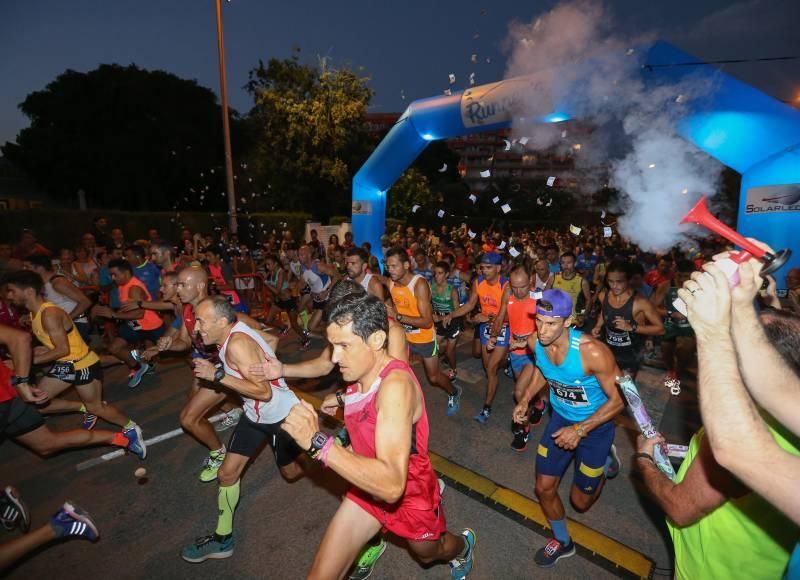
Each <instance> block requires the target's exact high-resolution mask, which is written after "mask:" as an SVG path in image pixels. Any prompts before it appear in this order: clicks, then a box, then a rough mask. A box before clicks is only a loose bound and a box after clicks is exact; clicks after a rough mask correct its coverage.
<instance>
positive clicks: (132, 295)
mask: <svg viewBox="0 0 800 580" xmlns="http://www.w3.org/2000/svg"><path fill="white" fill-rule="evenodd" d="M133 247H137V248H138V247H139V246H133ZM137 255H138V254H137ZM148 263H149V262H148ZM150 265H151V266H152V264H150ZM108 269H109V270H110V272H111V278H112V280H114V285H115V286H116V287H117V290H118V291H119V301H120V304H125V303H128V302H131V303H133V304H136V305H137V306H138V303H139V302H153V295H152V294H150V291H149V290H148V289H147V288H146V287H145V284H144V282H142V281H141V280H140V279H139V278H136V277H135V276H134V275H133V269H132V268H131V265H130V263H129V262H127V261H126V260H111V261H110V262H109V263H108ZM158 279H159V282H158V285H157V286H156V294H155V297H156V298H157V297H158V288H160V286H161V282H160V279H161V275H160V274H159V278H158ZM92 314H93V315H94V316H98V317H101V318H108V319H110V320H114V321H119V323H120V324H119V326H118V327H117V330H118V333H119V334H118V336H116V337H115V338H114V340H112V341H111V344H110V345H109V347H108V350H109V351H110V352H111V354H113V355H114V356H115V357H117V358H118V359H119V360H121V361H122V362H123V363H125V364H126V365H127V366H128V368H129V369H130V375H129V379H128V388H131V389H133V388H136V387H138V386H139V384H140V383H141V382H142V377H143V376H144V375H145V373H146V372H147V371H148V370H150V365H149V364H148V363H147V362H144V361H138V360H136V359H134V358H133V356H131V347H132V346H136V345H138V344H141V343H144V344H146V343H148V342H149V343H151V344H155V342H156V341H158V339H159V338H161V337H162V336H163V334H164V331H165V330H166V329H165V326H164V321H163V320H161V317H160V316H159V315H158V314H156V313H155V311H153V310H146V309H143V308H141V307H140V308H136V309H135V310H125V311H122V310H117V311H114V310H113V309H112V308H111V307H110V306H102V305H99V304H98V305H97V306H95V307H94V308H93V309H92Z"/></svg>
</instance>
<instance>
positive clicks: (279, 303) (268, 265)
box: [264, 254, 303, 337]
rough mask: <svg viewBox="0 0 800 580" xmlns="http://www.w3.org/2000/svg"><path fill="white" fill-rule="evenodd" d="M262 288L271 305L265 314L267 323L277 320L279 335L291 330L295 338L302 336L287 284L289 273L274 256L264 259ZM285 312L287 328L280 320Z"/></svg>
mask: <svg viewBox="0 0 800 580" xmlns="http://www.w3.org/2000/svg"><path fill="white" fill-rule="evenodd" d="M264 273H265V278H264V287H265V288H266V289H267V292H269V294H270V296H271V300H272V304H271V305H270V308H269V313H268V314H267V323H269V321H270V320H277V321H278V322H277V324H278V325H279V326H280V327H281V330H280V332H279V334H280V335H281V336H285V335H286V333H287V332H289V328H293V329H294V331H295V332H296V333H297V336H299V337H302V336H303V329H302V328H301V327H300V325H299V324H298V322H297V300H296V299H295V297H294V296H292V289H291V285H290V283H289V271H288V270H286V269H284V268H283V266H282V264H281V260H280V258H279V257H278V256H276V255H275V254H267V255H266V256H265V257H264ZM282 312H285V313H286V317H287V318H288V319H289V326H285V325H284V324H283V321H282V320H281V313H282Z"/></svg>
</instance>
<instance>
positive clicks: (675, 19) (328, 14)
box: [0, 0, 800, 143]
mask: <svg viewBox="0 0 800 580" xmlns="http://www.w3.org/2000/svg"><path fill="white" fill-rule="evenodd" d="M553 5H555V2H551V1H541V0H540V1H527V2H525V1H519V0H513V1H512V0H494V1H493V2H488V1H486V0H484V1H475V0H461V1H459V2H453V1H449V0H425V1H422V0H406V1H405V2H378V1H375V0H342V1H339V2H331V1H320V0H305V1H296V2H286V1H280V2H276V1H267V0H233V2H230V3H226V4H224V6H223V8H224V19H225V45H226V53H227V69H228V89H229V94H230V99H231V105H232V106H233V107H234V108H236V109H238V110H239V111H240V112H246V111H247V110H248V109H249V108H250V105H251V102H250V99H249V98H248V96H247V95H246V93H245V92H244V91H243V90H242V88H241V87H242V86H243V85H244V84H245V82H246V81H247V73H248V70H249V69H250V68H252V67H254V66H255V65H256V64H257V63H258V60H259V59H263V60H267V59H269V58H271V57H277V58H284V57H287V56H289V55H290V54H291V50H292V48H293V47H300V48H301V49H302V54H303V60H304V61H306V62H314V61H315V60H316V59H317V58H318V57H321V56H328V57H330V58H331V59H332V61H333V64H334V65H336V64H351V65H352V66H353V67H363V74H364V75H365V76H369V77H370V78H371V81H370V86H371V88H372V89H373V90H374V91H375V93H376V94H375V97H374V99H373V106H372V110H373V111H399V110H402V109H403V108H405V106H406V105H407V104H408V103H409V102H410V101H412V100H414V99H416V98H422V97H427V96H432V95H435V94H439V93H441V91H442V90H443V89H445V88H447V87H448V74H449V73H455V74H456V75H457V78H458V80H459V82H458V83H457V85H456V87H459V88H461V87H463V86H464V82H465V81H466V80H467V77H468V75H469V73H470V72H475V73H476V81H477V83H478V84H483V83H487V82H492V81H495V80H499V79H501V78H502V77H503V73H504V70H505V58H504V55H505V54H506V42H505V39H506V35H507V29H508V23H509V22H510V21H512V20H514V19H517V20H520V21H530V20H532V19H534V18H535V17H536V16H537V15H539V14H541V13H542V12H544V11H546V10H548V9H549V8H551V7H552V6H553ZM606 6H607V8H608V12H609V13H610V14H611V16H612V17H613V19H614V22H615V23H616V24H615V31H616V32H617V33H618V35H619V36H620V37H623V38H631V37H634V36H639V35H644V34H651V35H653V36H654V37H659V38H663V39H666V40H668V41H671V42H673V43H675V44H677V45H678V46H679V47H681V48H683V49H684V50H686V51H687V52H690V53H692V54H694V55H696V56H698V57H699V58H703V59H729V58H758V57H769V56H790V55H791V56H794V55H798V56H800V34H798V31H797V25H798V23H800V2H798V0H750V1H742V2H732V1H724V0H693V1H692V2H667V1H663V0H659V1H656V2H641V0H609V1H608V2H606ZM476 34H477V35H479V37H478V38H474V36H475V35H476ZM473 53H477V54H478V56H479V63H480V64H477V65H474V64H471V63H470V56H471V55H472V54H473ZM0 54H1V55H2V56H1V57H0V79H2V80H1V81H0V143H2V142H5V141H6V140H13V139H14V138H15V136H16V134H17V132H18V131H19V130H20V129H21V128H23V127H25V126H26V125H27V120H26V119H25V118H24V117H23V116H22V115H21V113H20V112H19V110H18V108H17V105H18V104H19V103H20V102H21V101H22V100H23V99H24V98H25V96H26V95H27V94H28V93H30V92H31V91H34V90H38V89H41V88H44V87H45V85H46V84H47V83H48V82H50V81H51V80H53V79H54V78H55V77H56V76H57V75H58V74H59V73H61V72H63V71H64V70H66V69H74V70H79V71H88V70H91V69H93V68H95V67H96V66H97V65H98V64H100V63H119V64H123V65H127V64H130V63H135V64H136V65H138V66H141V67H144V68H148V69H163V70H166V71H169V72H172V73H174V74H176V75H178V76H180V77H184V78H194V79H197V81H198V82H199V83H200V84H201V85H204V86H207V87H210V88H211V89H213V90H214V91H215V92H217V91H218V87H219V85H218V82H219V81H218V76H217V75H218V72H217V53H216V38H215V21H214V2H213V0H159V1H155V0H149V1H147V0H135V1H134V0H2V2H1V3H0ZM487 57H489V58H491V63H490V64H487V63H486V60H485V59H486V58H487ZM725 70H726V71H727V72H729V73H730V74H732V75H734V76H737V77H739V78H740V79H742V80H744V81H746V82H749V83H752V84H754V85H755V86H757V87H758V88H760V89H762V90H764V91H766V92H767V93H769V94H771V95H773V96H775V97H777V98H779V99H782V100H787V101H788V100H793V99H795V98H797V97H799V96H800V60H795V61H789V62H778V63H764V64H736V65H727V66H726V68H725ZM401 92H402V94H405V97H406V100H405V101H403V99H402V98H401Z"/></svg>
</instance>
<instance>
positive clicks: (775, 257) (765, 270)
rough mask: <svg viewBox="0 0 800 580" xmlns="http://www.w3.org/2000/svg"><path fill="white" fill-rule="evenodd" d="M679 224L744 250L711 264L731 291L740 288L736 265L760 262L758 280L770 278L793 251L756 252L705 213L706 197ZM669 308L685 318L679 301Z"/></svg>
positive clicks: (708, 212) (752, 244)
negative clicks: (725, 278) (708, 232)
mask: <svg viewBox="0 0 800 580" xmlns="http://www.w3.org/2000/svg"><path fill="white" fill-rule="evenodd" d="M680 223H682V224H689V223H692V224H697V225H700V226H703V227H705V228H708V229H709V230H711V231H712V232H714V233H716V234H719V235H720V236H722V237H723V238H725V239H726V240H728V241H729V242H731V243H733V244H735V245H737V246H739V247H740V248H743V250H741V251H739V252H731V253H730V254H729V257H728V258H726V259H723V260H717V261H716V262H714V264H715V265H716V266H717V267H718V268H719V269H720V270H722V271H723V272H724V273H725V274H726V275H727V276H728V283H729V284H730V286H731V287H733V286H736V285H738V284H739V266H738V265H739V264H741V263H742V262H744V261H746V260H748V259H750V258H751V257H754V258H756V259H757V260H761V262H763V264H764V265H763V266H762V267H761V276H762V277H765V276H766V275H767V274H772V273H773V272H775V271H776V270H779V269H780V268H781V267H782V266H783V265H784V264H785V263H786V261H787V260H788V259H789V258H790V257H791V255H792V250H791V249H789V248H785V249H783V250H780V251H778V252H777V253H775V254H773V253H772V252H768V251H766V250H764V249H762V248H759V247H758V246H757V245H755V244H754V243H753V242H751V241H750V240H748V239H747V238H745V237H744V236H743V235H741V234H740V233H739V232H737V231H736V230H734V229H731V228H729V227H728V226H726V225H725V224H723V223H722V222H721V221H719V220H718V219H717V218H715V217H714V216H713V215H711V212H710V211H708V206H707V205H706V198H705V196H703V197H701V198H700V200H699V201H698V202H697V203H696V204H695V206H694V207H693V208H692V209H690V210H689V213H687V214H686V215H685V216H683V219H682V220H681V222H680ZM672 305H673V306H674V307H675V309H676V310H677V311H678V312H680V313H681V314H683V315H684V316H686V315H687V314H686V312H687V311H686V304H685V303H684V301H683V300H681V299H680V298H678V299H676V300H675V301H674V302H673V303H672Z"/></svg>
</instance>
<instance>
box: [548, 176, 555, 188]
mask: <svg viewBox="0 0 800 580" xmlns="http://www.w3.org/2000/svg"><path fill="white" fill-rule="evenodd" d="M555 182H556V178H555V177H552V176H551V177H548V178H547V187H553V184H554V183H555Z"/></svg>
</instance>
